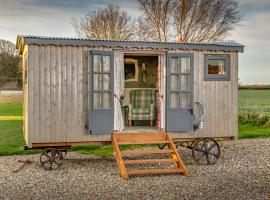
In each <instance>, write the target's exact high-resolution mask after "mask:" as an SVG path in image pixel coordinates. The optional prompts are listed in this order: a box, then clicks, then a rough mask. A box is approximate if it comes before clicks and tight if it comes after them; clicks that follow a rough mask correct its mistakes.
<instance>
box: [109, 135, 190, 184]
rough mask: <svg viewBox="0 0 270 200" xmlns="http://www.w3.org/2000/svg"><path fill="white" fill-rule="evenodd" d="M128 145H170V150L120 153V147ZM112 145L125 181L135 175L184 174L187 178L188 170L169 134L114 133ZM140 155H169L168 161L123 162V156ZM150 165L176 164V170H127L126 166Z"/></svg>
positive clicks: (124, 151)
mask: <svg viewBox="0 0 270 200" xmlns="http://www.w3.org/2000/svg"><path fill="white" fill-rule="evenodd" d="M127 144H168V149H164V150H157V149H155V150H154V149H148V150H123V151H120V148H119V145H127ZM112 145H113V149H114V156H115V159H116V163H117V165H118V168H119V172H120V175H121V176H122V177H123V178H124V179H128V175H135V174H170V173H178V174H180V173H182V174H183V175H185V176H187V175H188V173H187V170H186V168H185V166H184V163H183V161H182V160H181V157H180V155H179V153H178V152H177V149H176V148H175V145H174V143H173V141H172V139H171V137H170V135H169V134H168V133H164V132H158V133H150V134H149V133H125V134H122V133H114V134H112ZM128 154H131V155H134V154H136V155H139V154H142V155H144V154H167V155H166V156H168V157H167V158H166V159H165V158H164V159H138V160H123V157H122V155H128ZM172 156H173V158H172ZM148 163H156V164H158V163H175V164H176V166H175V167H176V168H170V169H141V170H127V169H126V165H137V164H148Z"/></svg>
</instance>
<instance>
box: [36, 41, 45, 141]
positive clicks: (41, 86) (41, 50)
mask: <svg viewBox="0 0 270 200" xmlns="http://www.w3.org/2000/svg"><path fill="white" fill-rule="evenodd" d="M44 63H45V47H44V46H40V47H39V66H38V68H39V80H38V81H39V138H40V140H44V139H45V135H46V133H45V127H44V121H45V118H44V110H45V108H44V99H45V96H44V88H45V85H44Z"/></svg>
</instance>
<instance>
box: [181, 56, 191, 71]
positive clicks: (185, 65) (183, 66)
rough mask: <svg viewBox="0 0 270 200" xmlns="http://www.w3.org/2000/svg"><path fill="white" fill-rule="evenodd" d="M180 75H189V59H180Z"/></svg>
mask: <svg viewBox="0 0 270 200" xmlns="http://www.w3.org/2000/svg"><path fill="white" fill-rule="evenodd" d="M181 73H190V58H181Z"/></svg>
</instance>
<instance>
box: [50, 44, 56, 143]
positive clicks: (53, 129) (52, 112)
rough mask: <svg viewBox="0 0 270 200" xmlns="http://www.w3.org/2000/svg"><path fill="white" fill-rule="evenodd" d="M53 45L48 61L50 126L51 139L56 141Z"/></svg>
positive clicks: (54, 55)
mask: <svg viewBox="0 0 270 200" xmlns="http://www.w3.org/2000/svg"><path fill="white" fill-rule="evenodd" d="M55 48H56V47H55V46H51V63H50V77H51V79H50V92H51V93H50V128H51V140H53V141H56V134H57V133H56V123H57V120H58V119H57V114H56V103H57V101H56V50H55Z"/></svg>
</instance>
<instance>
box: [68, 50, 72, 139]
mask: <svg viewBox="0 0 270 200" xmlns="http://www.w3.org/2000/svg"><path fill="white" fill-rule="evenodd" d="M71 61H72V60H71V46H68V47H67V95H66V99H67V102H66V106H67V110H66V115H67V124H66V127H67V130H66V135H67V141H71V138H70V136H71V134H72V123H70V122H71V120H70V118H72V116H73V113H72V110H71V109H72V94H71V92H72V90H71V89H72V82H71V80H72V74H71V73H72V65H71Z"/></svg>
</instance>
